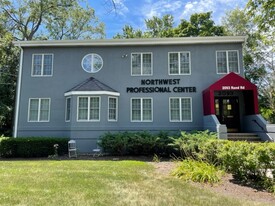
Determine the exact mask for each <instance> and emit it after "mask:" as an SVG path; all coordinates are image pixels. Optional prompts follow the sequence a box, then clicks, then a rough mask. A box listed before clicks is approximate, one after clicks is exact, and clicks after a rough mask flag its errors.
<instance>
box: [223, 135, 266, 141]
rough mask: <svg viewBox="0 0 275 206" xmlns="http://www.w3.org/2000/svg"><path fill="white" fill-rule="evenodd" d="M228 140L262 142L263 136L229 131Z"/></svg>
mask: <svg viewBox="0 0 275 206" xmlns="http://www.w3.org/2000/svg"><path fill="white" fill-rule="evenodd" d="M227 137H228V140H232V141H248V142H261V141H262V140H261V138H260V137H259V136H258V135H257V134H255V133H228V134H227Z"/></svg>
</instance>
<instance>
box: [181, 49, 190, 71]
mask: <svg viewBox="0 0 275 206" xmlns="http://www.w3.org/2000/svg"><path fill="white" fill-rule="evenodd" d="M189 56H190V55H189V53H182V52H181V53H180V73H181V74H189V73H190V67H189V61H190V60H189V58H190V57H189Z"/></svg>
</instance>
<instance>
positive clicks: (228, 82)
mask: <svg viewBox="0 0 275 206" xmlns="http://www.w3.org/2000/svg"><path fill="white" fill-rule="evenodd" d="M248 90H249V91H252V93H253V101H254V111H253V113H254V114H259V108H258V92H257V87H256V85H254V84H252V83H251V82H249V81H248V80H246V79H244V78H243V77H241V76H239V75H238V74H236V73H234V72H231V73H229V74H228V75H226V76H224V77H222V78H221V79H219V80H218V81H216V82H215V83H214V84H212V85H210V86H209V87H208V88H207V89H205V90H204V91H203V110H204V115H210V114H215V96H214V92H215V91H248Z"/></svg>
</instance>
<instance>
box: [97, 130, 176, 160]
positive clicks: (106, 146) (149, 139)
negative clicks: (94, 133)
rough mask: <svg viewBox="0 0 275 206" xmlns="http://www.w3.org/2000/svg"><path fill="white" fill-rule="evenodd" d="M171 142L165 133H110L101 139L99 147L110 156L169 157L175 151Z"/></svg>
mask: <svg viewBox="0 0 275 206" xmlns="http://www.w3.org/2000/svg"><path fill="white" fill-rule="evenodd" d="M171 142H172V140H171V139H170V138H169V137H168V133H165V132H160V133H159V134H152V133H149V132H146V131H144V132H118V133H110V132H109V133H106V134H104V135H103V136H102V137H101V139H100V141H99V146H100V147H102V148H103V150H104V152H106V153H108V154H110V155H150V156H153V155H154V154H157V155H160V156H169V155H170V154H172V152H173V151H174V150H173V149H172V147H171V146H170V145H169V143H171Z"/></svg>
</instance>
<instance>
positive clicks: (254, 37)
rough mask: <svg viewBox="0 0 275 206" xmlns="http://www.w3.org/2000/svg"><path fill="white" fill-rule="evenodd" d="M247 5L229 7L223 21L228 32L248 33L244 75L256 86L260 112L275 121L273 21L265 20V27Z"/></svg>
mask: <svg viewBox="0 0 275 206" xmlns="http://www.w3.org/2000/svg"><path fill="white" fill-rule="evenodd" d="M251 2H252V1H250V2H249V3H251ZM253 2H254V3H255V2H256V1H253ZM249 3H248V6H249ZM250 9H251V8H250V7H249V9H248V10H241V9H239V8H237V9H235V10H232V11H230V12H228V13H227V14H226V16H225V17H224V18H223V21H222V23H223V26H224V27H225V32H226V34H227V35H245V36H247V41H246V44H245V45H244V69H245V76H246V78H247V79H249V80H250V81H251V82H253V83H254V84H256V85H257V86H258V92H259V101H260V109H261V112H262V114H263V116H264V117H265V118H266V119H267V120H269V121H270V122H273V123H275V68H274V60H275V55H274V52H275V48H274V35H273V34H274V25H273V22H272V21H266V22H265V24H266V25H265V26H266V28H267V27H268V28H269V30H268V31H266V30H265V29H264V28H263V27H262V23H261V22H259V19H258V16H257V15H256V16H255V12H256V11H253V12H252V11H251V10H250ZM262 12H264V11H262ZM256 13H257V12H256ZM266 13H268V14H264V13H263V15H269V13H270V11H269V10H268V11H266ZM273 19H274V18H273Z"/></svg>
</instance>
